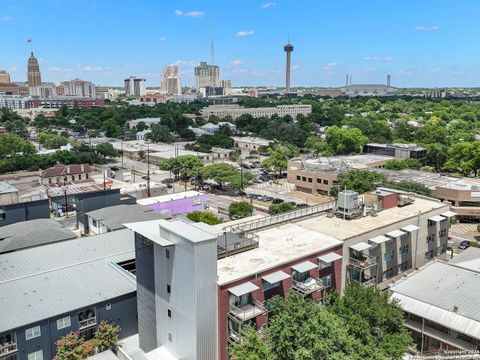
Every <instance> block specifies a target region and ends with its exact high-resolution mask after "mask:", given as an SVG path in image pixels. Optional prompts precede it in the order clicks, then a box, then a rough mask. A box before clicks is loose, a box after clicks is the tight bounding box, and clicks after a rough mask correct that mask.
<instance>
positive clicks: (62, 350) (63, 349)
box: [54, 331, 85, 360]
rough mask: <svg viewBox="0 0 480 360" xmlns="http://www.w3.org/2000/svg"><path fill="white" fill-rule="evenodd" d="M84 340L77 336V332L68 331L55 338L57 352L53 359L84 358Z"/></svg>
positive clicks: (77, 359) (75, 359)
mask: <svg viewBox="0 0 480 360" xmlns="http://www.w3.org/2000/svg"><path fill="white" fill-rule="evenodd" d="M84 343H85V341H84V340H83V339H82V338H81V337H79V336H78V333H74V332H73V331H72V332H69V333H68V334H67V335H65V336H63V337H61V338H60V339H58V340H57V342H56V346H57V353H56V354H55V357H54V360H82V359H84V353H83V350H84V349H83V348H84Z"/></svg>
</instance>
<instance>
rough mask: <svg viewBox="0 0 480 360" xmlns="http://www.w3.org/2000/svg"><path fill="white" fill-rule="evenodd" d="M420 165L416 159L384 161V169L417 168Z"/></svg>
mask: <svg viewBox="0 0 480 360" xmlns="http://www.w3.org/2000/svg"><path fill="white" fill-rule="evenodd" d="M421 167H422V164H421V163H420V161H418V160H417V159H405V160H388V161H386V162H385V169H389V170H404V169H414V170H419V169H420V168H421Z"/></svg>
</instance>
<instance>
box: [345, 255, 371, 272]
mask: <svg viewBox="0 0 480 360" xmlns="http://www.w3.org/2000/svg"><path fill="white" fill-rule="evenodd" d="M348 264H349V265H350V266H353V267H356V268H358V269H368V268H371V267H373V266H376V265H377V259H376V258H375V257H374V256H371V255H366V254H362V255H360V256H356V257H350V258H349V259H348Z"/></svg>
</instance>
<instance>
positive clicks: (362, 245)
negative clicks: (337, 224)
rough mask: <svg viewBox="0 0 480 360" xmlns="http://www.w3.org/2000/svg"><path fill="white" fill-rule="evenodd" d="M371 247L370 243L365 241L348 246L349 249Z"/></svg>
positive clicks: (361, 249) (359, 249)
mask: <svg viewBox="0 0 480 360" xmlns="http://www.w3.org/2000/svg"><path fill="white" fill-rule="evenodd" d="M371 247H372V245H370V244H367V243H366V242H359V243H357V244H353V245H352V246H350V249H352V250H355V251H363V250H367V249H370V248H371Z"/></svg>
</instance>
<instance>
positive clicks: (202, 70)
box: [195, 61, 220, 90]
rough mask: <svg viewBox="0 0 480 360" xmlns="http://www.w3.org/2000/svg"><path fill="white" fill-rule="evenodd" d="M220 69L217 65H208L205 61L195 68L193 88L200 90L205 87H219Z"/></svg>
mask: <svg viewBox="0 0 480 360" xmlns="http://www.w3.org/2000/svg"><path fill="white" fill-rule="evenodd" d="M219 85H220V68H219V67H218V65H208V64H207V62H206V61H202V62H200V65H199V66H195V88H196V89H197V90H200V89H201V88H206V87H219Z"/></svg>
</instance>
